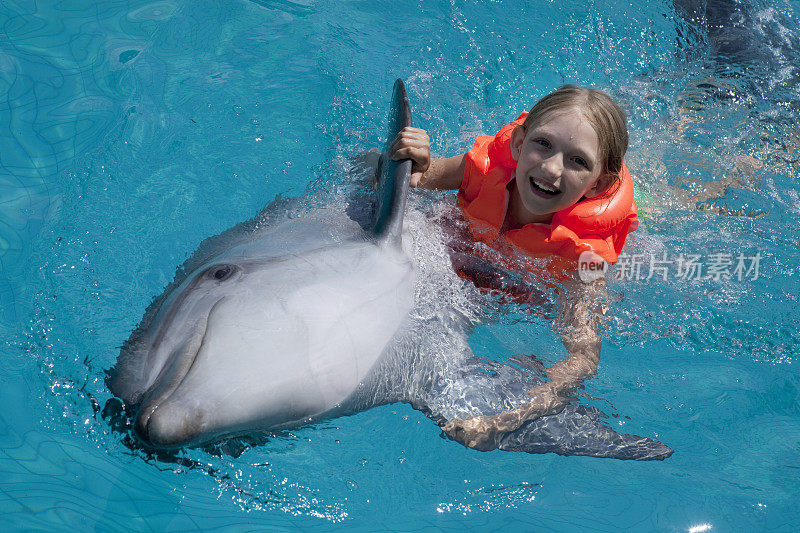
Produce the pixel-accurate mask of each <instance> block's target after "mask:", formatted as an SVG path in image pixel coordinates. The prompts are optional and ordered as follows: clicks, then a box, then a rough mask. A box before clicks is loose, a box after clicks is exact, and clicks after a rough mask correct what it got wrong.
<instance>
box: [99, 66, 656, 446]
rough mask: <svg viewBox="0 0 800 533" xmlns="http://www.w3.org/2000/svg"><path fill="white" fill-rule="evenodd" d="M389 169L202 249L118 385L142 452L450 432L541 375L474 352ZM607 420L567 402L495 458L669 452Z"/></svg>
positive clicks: (159, 304) (400, 172)
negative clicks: (356, 189)
mask: <svg viewBox="0 0 800 533" xmlns="http://www.w3.org/2000/svg"><path fill="white" fill-rule="evenodd" d="M389 122H390V124H389V126H390V127H389V136H388V138H389V142H387V148H388V146H389V144H390V143H391V140H392V139H393V138H394V137H395V135H396V133H397V131H399V130H400V129H402V128H403V127H405V126H410V125H411V112H410V109H409V104H408V97H407V95H406V92H405V87H404V85H403V82H402V81H401V80H397V82H395V87H394V93H393V98H392V109H391V112H390V121H389ZM378 166H379V169H378V171H377V172H376V174H377V187H376V192H375V193H374V195H372V196H371V200H370V202H369V203H367V204H364V206H361V207H359V208H353V206H348V207H347V208H342V206H337V205H328V206H325V207H317V208H304V209H300V210H295V212H291V213H290V214H287V213H288V212H289V211H290V210H288V211H287V210H286V209H280V208H279V207H280V206H281V205H284V207H285V204H282V202H281V201H279V202H277V203H276V204H275V205H273V206H271V207H268V208H267V209H266V211H265V213H264V214H263V215H262V216H259V217H256V218H255V219H253V220H251V221H248V222H245V223H243V224H240V225H238V226H235V227H234V228H231V229H229V230H227V231H225V232H223V233H222V234H220V235H218V236H215V237H211V238H209V239H207V240H205V241H204V242H203V243H201V245H200V247H199V248H198V250H197V251H196V252H195V253H194V254H193V256H192V257H190V258H189V259H188V260H187V261H186V263H184V265H183V266H182V267H181V268H179V269H178V273H177V274H176V277H175V280H174V281H173V282H172V283H170V284H169V285H168V286H167V288H166V290H165V291H164V293H163V294H162V295H161V296H159V297H158V298H156V299H155V300H154V301H153V302H152V303H151V304H150V306H149V307H148V308H147V310H146V311H145V314H144V318H143V319H142V321H141V323H140V324H139V326H138V327H137V328H136V329H135V330H134V331H133V333H132V334H131V335H130V338H129V339H128V340H127V341H126V342H125V343H124V344H123V346H122V349H121V350H120V354H119V357H118V359H117V362H116V364H115V366H114V367H113V368H112V369H110V370H109V371H108V376H107V383H108V385H109V388H110V390H111V391H112V392H113V394H114V395H116V396H117V397H119V398H120V399H121V400H122V401H123V402H124V403H125V405H126V408H127V409H128V410H129V411H130V412H132V413H135V415H134V422H133V426H134V431H135V433H136V435H137V436H138V438H139V440H140V441H141V442H142V443H143V444H144V445H145V446H147V447H150V448H154V449H167V450H169V449H175V448H181V447H186V446H202V445H207V444H212V443H214V442H219V441H222V440H225V439H228V438H231V437H237V436H248V435H254V434H264V433H268V432H274V431H279V430H282V429H287V428H292V427H297V426H301V425H305V424H308V423H313V422H315V421H317V420H321V419H326V418H331V417H336V416H342V415H346V414H349V413H354V412H358V411H361V410H365V409H369V408H370V407H373V406H376V405H381V404H387V403H393V402H399V401H401V402H408V403H410V404H411V405H412V406H413V407H415V408H417V409H419V410H421V411H423V412H424V413H426V414H427V415H428V416H429V417H430V418H432V419H433V420H435V421H437V422H439V423H444V422H445V421H447V420H451V419H453V418H456V417H458V418H467V417H469V416H475V415H478V414H491V413H496V412H499V411H502V410H504V409H509V408H513V407H514V406H517V405H519V404H521V403H522V402H524V401H525V399H526V395H527V391H528V390H529V389H530V388H531V387H532V386H535V385H537V384H538V383H541V382H542V381H543V380H544V374H543V371H542V370H543V367H542V366H541V364H540V363H538V361H537V360H535V359H533V358H530V359H527V358H526V359H520V364H516V365H509V364H501V363H494V362H491V361H486V360H483V359H480V358H478V357H475V356H474V355H473V354H472V353H471V351H470V349H469V345H468V343H467V339H468V333H469V331H470V329H469V328H470V321H469V320H467V319H466V318H467V317H468V316H469V312H468V311H467V310H465V309H467V308H468V305H466V306H462V307H460V308H459V306H458V305H451V304H452V303H453V301H455V300H453V299H454V298H455V299H456V300H457V298H458V297H457V296H454V294H456V293H455V292H453V291H452V290H450V291H448V290H445V289H443V286H444V285H445V284H439V283H434V282H432V280H431V279H430V276H428V274H426V273H425V272H421V271H420V269H421V268H423V267H421V266H420V262H419V261H417V260H415V257H416V256H415V252H414V245H415V239H414V236H413V234H412V233H411V232H410V231H409V229H408V228H407V227H404V224H403V221H404V211H405V204H406V196H407V192H408V184H409V178H410V171H411V162H410V161H408V160H407V161H401V162H394V161H389V160H388V158H387V157H386V153H385V151H384V153H383V155H382V157H381V162H380V164H379V165H378ZM348 213H349V215H348ZM359 213H360V215H358V214H359ZM434 255H435V254H434ZM441 257H442V259H443V260H444V261H447V255H446V254H443V255H441ZM433 263H436V261H434V262H433ZM438 264H440V265H441V264H442V263H441V262H439V263H438ZM425 268H427V267H425ZM448 269H449V272H450V274H451V275H452V277H453V278H455V279H458V278H457V277H456V276H455V274H454V273H453V272H452V267H450V265H449V262H448V264H447V268H445V269H444V270H445V271H447V270H448ZM423 270H424V268H423ZM437 291H438V292H437ZM604 416H605V415H603V413H601V412H600V411H598V410H597V409H595V408H592V407H587V406H581V405H568V406H567V407H566V408H565V409H564V410H563V411H562V412H560V413H558V414H555V415H549V416H546V417H542V418H540V419H537V420H534V421H530V422H528V423H526V424H524V425H523V426H522V427H520V428H519V429H517V430H516V431H514V432H511V433H509V434H507V435H505V436H504V437H503V439H502V440H501V442H500V445H499V448H500V449H505V450H521V451H527V452H532V453H545V452H555V453H559V454H564V455H593V456H598V457H614V458H619V459H638V460H644V459H663V458H665V457H668V456H669V455H670V454H671V453H672V450H671V449H670V448H669V447H667V446H665V445H664V444H662V443H660V442H657V441H655V440H652V439H649V438H643V437H638V436H635V435H620V434H619V433H617V432H615V431H613V430H612V429H611V428H610V427H609V426H607V425H605V424H604V423H603V422H602V418H603V417H604Z"/></svg>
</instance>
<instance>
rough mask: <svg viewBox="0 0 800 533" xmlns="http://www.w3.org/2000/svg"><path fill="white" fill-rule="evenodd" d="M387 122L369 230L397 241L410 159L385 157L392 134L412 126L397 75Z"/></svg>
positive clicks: (405, 99)
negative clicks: (371, 226)
mask: <svg viewBox="0 0 800 533" xmlns="http://www.w3.org/2000/svg"><path fill="white" fill-rule="evenodd" d="M388 123H389V133H388V137H387V140H386V145H385V146H384V148H383V154H382V155H381V163H380V166H379V168H378V183H377V188H376V194H377V206H376V207H377V209H376V210H375V224H374V226H373V228H372V231H373V233H374V234H375V237H376V238H378V239H383V240H385V241H386V242H393V243H396V244H397V245H399V244H400V238H401V235H402V232H403V212H404V211H405V207H406V196H407V195H408V186H409V181H410V179H411V160H410V159H404V160H402V161H391V160H390V159H389V157H388V152H389V148H390V147H391V145H392V141H394V138H395V137H396V136H397V134H398V133H399V132H400V131H401V130H402V129H403V128H405V127H408V126H411V108H410V106H409V104H408V95H407V94H406V86H405V84H404V83H403V80H401V79H399V78H398V79H397V81H395V82H394V92H393V94H392V107H391V109H390V110H389V119H388Z"/></svg>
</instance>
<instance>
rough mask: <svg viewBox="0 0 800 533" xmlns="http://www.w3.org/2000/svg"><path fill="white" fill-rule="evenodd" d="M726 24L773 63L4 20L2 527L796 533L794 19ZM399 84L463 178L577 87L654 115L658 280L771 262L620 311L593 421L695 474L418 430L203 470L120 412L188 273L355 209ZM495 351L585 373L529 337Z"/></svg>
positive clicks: (137, 13) (267, 31)
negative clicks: (365, 161) (285, 214)
mask: <svg viewBox="0 0 800 533" xmlns="http://www.w3.org/2000/svg"><path fill="white" fill-rule="evenodd" d="M712 5H713V6H718V7H719V6H722V7H725V5H726V2H716V3H713V4H712ZM727 5H728V7H729V8H730V7H731V6H733V7H734V8H735V9H736V10H738V12H739V15H737V19H736V20H737V22H736V27H737V28H740V27H744V28H747V31H746V32H739V33H737V34H736V35H739V36H741V35H745V36H748V37H750V38H749V39H744V38H737V39H734V40H733V43H732V44H731V43H730V42H725V41H724V39H723V40H721V39H720V38H719V34H718V32H715V31H714V28H711V30H709V28H708V27H702V26H698V25H697V24H696V23H692V22H690V21H688V20H687V19H688V18H689V17H681V16H680V15H679V14H678V11H676V8H675V6H674V5H673V3H672V2H666V1H665V2H652V3H648V4H647V5H644V6H643V5H642V4H640V3H639V2H632V1H631V2H611V1H608V2H604V1H589V2H586V1H581V2H573V1H565V2H557V3H556V2H550V1H544V0H541V1H535V2H528V1H517V0H515V1H505V0H498V1H491V2H489V1H487V2H475V1H454V0H452V1H432V2H427V1H426V2H419V1H400V2H397V1H395V2H385V1H361V2H359V1H354V2H335V1H317V2H315V1H313V0H308V1H294V2H293V1H289V0H272V1H268V0H260V1H250V2H245V1H238V0H230V1H225V2H206V1H198V2H188V1H178V0H175V1H171V0H166V1H162V2H146V1H141V2H140V1H97V2H89V1H86V2H81V1H78V0H69V1H66V2H24V1H10V2H3V3H2V5H0V28H1V29H0V95H2V96H3V98H0V268H2V275H1V276H0V305H1V307H0V317H1V318H0V320H1V322H0V339H2V342H1V343H0V350H1V351H0V357H1V358H2V359H1V360H2V365H3V370H2V385H1V386H0V406H2V407H0V524H2V525H3V529H25V530H29V529H46V530H63V529H66V528H67V527H76V528H80V530H86V529H91V528H94V529H97V530H101V531H105V530H129V529H132V530H156V531H161V530H169V531H183V530H194V529H203V530H248V529H276V530H285V529H291V528H297V527H299V528H302V529H307V530H312V531H313V530H323V529H329V528H330V527H331V526H332V525H333V524H339V523H341V524H343V525H347V526H350V527H355V528H360V529H368V530H397V529H403V530H411V529H414V530H421V529H426V528H442V529H453V530H456V529H459V530H460V529H462V528H464V527H468V528H474V529H487V530H508V529H511V528H514V529H523V530H535V531H549V530H556V531H585V530H594V531H616V530H620V529H621V530H637V531H703V530H707V529H709V528H710V529H711V530H712V531H794V530H796V529H798V528H800V518H799V517H798V513H797V508H798V504H800V497H798V495H797V494H798V491H799V490H800V370H798V361H799V359H798V358H799V357H800V334H798V325H800V309H799V308H798V275H799V274H800V273H799V272H798V261H799V260H800V252H798V248H799V247H800V246H799V245H800V243H798V240H800V239H799V237H798V236H799V233H798V220H799V219H800V196H798V195H799V194H800V185H799V183H800V163H799V161H800V155H799V154H800V141H798V139H800V134H798V130H797V129H796V127H795V123H796V117H797V111H798V107H799V106H798V103H800V73H798V70H797V66H796V65H797V64H798V60H800V45H799V44H798V43H800V24H799V23H798V21H797V13H798V11H797V8H798V6H797V4H796V2H790V3H785V2H778V3H774V4H773V3H767V2H754V3H748V4H736V3H727ZM720 9H721V8H720ZM730 35H734V34H733V33H731V34H730ZM397 77H402V78H404V79H405V80H406V83H407V86H408V90H409V95H410V99H411V104H412V111H413V112H414V120H415V123H416V125H418V126H420V127H424V128H426V129H427V130H428V131H429V133H430V134H431V137H432V138H433V143H434V144H433V149H434V151H435V152H436V154H438V155H451V154H455V153H458V152H459V151H462V152H463V151H465V150H467V149H468V148H469V147H470V145H471V141H472V140H473V139H474V137H475V135H477V134H479V133H491V132H494V131H496V130H497V128H498V127H499V126H501V125H503V124H505V123H506V122H508V121H509V120H510V119H513V118H515V117H516V116H517V114H518V113H519V112H520V111H521V110H524V109H525V108H526V107H528V106H530V105H531V104H532V103H533V102H534V101H535V100H536V99H537V98H539V97H541V96H542V95H543V94H545V93H546V92H548V91H550V90H552V89H553V88H555V87H557V86H558V85H560V84H562V83H565V82H573V83H580V84H587V85H593V86H597V87H600V88H603V89H605V90H607V91H608V92H609V93H610V94H612V96H614V97H615V98H616V99H618V101H619V102H620V103H621V104H622V106H623V107H624V108H625V109H626V110H627V111H628V112H629V127H630V132H631V148H630V151H629V154H628V156H627V161H628V165H629V167H630V169H631V171H632V173H633V174H634V176H635V181H636V184H637V189H638V194H639V195H640V196H641V198H642V202H641V205H640V208H641V210H642V212H643V217H642V218H643V224H642V226H641V227H640V229H639V230H637V232H635V233H634V234H633V235H632V237H631V238H630V241H629V243H628V245H627V246H628V248H627V250H626V251H627V252H628V253H629V254H631V257H632V258H633V257H643V258H646V260H647V261H649V258H650V257H656V258H661V259H665V260H668V261H677V258H678V257H679V256H681V254H683V256H684V258H685V257H688V256H690V255H698V256H700V261H701V262H703V263H704V264H705V265H708V264H710V263H711V262H712V257H711V256H712V254H715V253H730V254H732V257H733V258H734V259H735V258H736V257H737V256H738V255H739V254H742V255H744V256H746V257H753V256H755V255H756V254H759V257H760V263H759V274H758V276H757V277H754V276H753V275H752V273H751V275H749V276H743V279H741V280H739V279H736V277H735V276H734V277H732V278H730V279H728V278H725V277H723V278H721V279H718V280H717V279H713V278H711V279H707V278H704V279H694V277H692V276H683V277H681V276H679V275H678V273H677V271H676V268H677V265H676V264H675V263H671V264H670V265H669V269H668V272H667V276H666V279H663V278H662V277H661V276H660V275H655V276H653V277H651V278H650V279H631V277H629V276H621V277H620V279H613V280H612V281H611V283H610V286H611V290H612V293H613V294H614V296H615V300H616V302H615V303H614V304H613V306H612V311H611V313H610V315H611V318H610V320H609V323H608V324H607V328H606V336H605V338H604V345H603V352H602V362H601V366H600V373H599V375H598V377H597V378H595V379H594V380H592V381H591V382H589V383H587V385H586V392H587V394H589V395H590V396H592V397H594V398H595V399H594V400H592V399H583V400H582V401H584V402H586V403H593V404H594V405H597V406H598V407H600V408H602V409H603V410H604V411H606V412H608V413H610V414H612V415H614V416H611V417H610V418H609V420H608V423H609V424H611V425H612V426H613V427H615V429H617V430H619V431H622V432H626V433H636V434H639V435H644V436H649V437H653V438H657V439H659V440H661V441H663V442H665V443H666V444H668V445H669V446H671V447H672V448H674V449H675V454H674V455H673V456H672V457H670V458H669V459H667V460H665V461H663V462H645V463H635V462H623V461H616V460H602V459H593V458H586V457H561V456H557V455H553V454H547V455H528V454H522V453H510V452H499V451H495V452H490V453H480V452H476V451H473V450H468V449H465V448H463V447H461V446H460V445H458V444H455V443H453V442H451V441H448V440H445V439H442V438H440V431H439V430H438V428H437V426H436V425H435V424H434V423H433V422H432V421H430V420H428V419H427V418H425V417H424V416H423V415H422V414H421V413H419V412H417V411H415V410H413V409H411V408H410V407H409V406H407V405H403V404H397V405H389V406H384V407H379V408H375V409H372V410H369V411H366V412H363V413H360V414H358V415H355V416H352V417H346V418H340V419H335V420H330V421H328V422H325V423H320V424H316V425H314V426H311V427H307V428H303V429H301V430H298V431H296V432H293V433H291V434H288V435H283V436H280V437H277V438H274V439H272V440H270V441H269V442H268V443H266V444H263V445H261V446H255V447H252V448H250V449H248V450H246V451H245V452H244V453H242V454H241V455H239V456H238V457H234V456H231V455H213V454H211V453H208V452H206V451H201V450H186V451H184V452H182V454H181V457H182V460H181V461H177V462H176V461H174V460H173V461H170V460H167V459H166V458H154V457H150V456H147V455H146V454H144V453H143V452H141V451H131V450H130V449H129V448H128V447H126V446H125V445H124V442H123V436H122V435H121V434H120V433H118V432H115V431H113V430H112V429H111V427H110V425H109V421H108V420H106V419H104V418H103V416H101V414H100V413H98V409H102V407H103V405H104V404H105V402H106V400H107V399H109V398H110V393H109V392H108V391H107V390H106V388H105V385H104V382H103V378H104V372H105V369H107V368H108V367H110V366H111V365H112V364H113V363H114V361H115V358H116V355H117V353H118V349H119V346H120V345H121V343H122V342H123V341H124V340H125V339H126V338H127V336H128V335H129V333H130V331H131V330H132V329H133V328H134V327H135V326H136V324H137V323H138V321H139V319H140V318H141V315H142V312H143V310H144V308H145V307H146V306H147V304H148V303H149V302H150V301H151V299H152V298H153V297H155V296H156V295H158V294H160V292H161V290H162V289H163V287H164V286H165V285H166V284H167V283H168V282H169V281H170V280H171V278H172V276H173V274H174V268H175V267H176V266H177V265H179V264H181V263H182V262H183V260H184V259H185V258H186V257H187V255H188V254H191V253H192V251H193V250H194V249H195V248H196V246H197V245H198V244H199V242H200V241H201V240H202V239H203V238H205V237H207V236H209V235H213V234H216V233H219V232H220V231H222V230H224V229H226V228H228V227H230V226H232V225H234V224H236V223H238V222H240V221H242V220H245V219H247V218H249V217H251V216H253V215H254V214H256V213H257V212H258V211H259V209H261V208H262V207H263V206H264V205H265V204H266V203H268V202H269V201H271V200H272V199H273V198H274V197H275V196H276V195H278V194H281V195H286V196H299V195H302V194H304V192H305V191H306V188H307V186H309V184H312V188H313V189H315V190H320V189H326V188H331V189H335V188H336V187H337V186H338V185H339V184H340V182H341V174H342V171H343V168H344V166H345V160H346V158H347V157H349V156H351V155H354V154H357V153H359V152H360V151H361V150H364V149H367V148H372V147H376V146H378V145H379V143H380V140H381V137H382V135H383V129H382V128H383V122H384V118H385V113H386V111H387V109H386V108H387V105H388V99H389V94H390V90H391V84H392V82H393V81H394V79H395V78H397ZM431 201H432V200H425V199H422V200H420V201H418V202H416V204H417V205H418V204H420V203H422V204H424V203H425V202H428V203H430V202H431ZM444 201H448V200H444ZM450 201H451V200H450ZM748 213H749V216H748ZM643 264H644V266H643V267H642V268H644V269H645V276H643V277H646V274H647V273H648V270H649V263H647V264H645V263H643ZM616 272H617V274H620V271H619V270H617V271H616ZM612 274H613V272H612ZM470 344H471V346H472V348H473V350H474V351H475V352H476V354H478V355H482V356H485V357H491V358H507V357H510V356H511V355H514V354H537V355H540V356H542V357H543V358H545V359H550V360H554V359H557V358H558V357H560V355H559V354H561V352H560V351H558V350H559V343H558V341H557V339H556V337H555V335H554V334H553V333H552V332H550V330H549V324H548V322H547V321H545V320H540V319H535V318H533V319H532V318H530V317H528V316H526V315H525V314H524V313H523V314H520V313H517V312H516V311H514V310H511V311H509V312H508V314H503V313H502V312H500V313H496V314H495V315H494V316H493V319H492V320H487V321H486V323H484V324H482V325H480V326H479V327H478V328H477V329H476V331H475V333H474V334H473V336H472V337H471V339H470Z"/></svg>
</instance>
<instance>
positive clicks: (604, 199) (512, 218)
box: [391, 85, 638, 450]
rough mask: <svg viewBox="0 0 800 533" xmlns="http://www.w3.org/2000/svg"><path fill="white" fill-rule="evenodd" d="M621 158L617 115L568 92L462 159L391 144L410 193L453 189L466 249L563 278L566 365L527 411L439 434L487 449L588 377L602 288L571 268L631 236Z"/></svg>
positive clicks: (415, 141)
mask: <svg viewBox="0 0 800 533" xmlns="http://www.w3.org/2000/svg"><path fill="white" fill-rule="evenodd" d="M627 148H628V130H627V126H626V119H625V113H624V112H623V111H622V110H621V109H620V108H619V106H617V104H615V103H614V102H613V100H611V98H610V97H609V96H608V95H607V94H605V93H604V92H602V91H598V90H595V89H586V88H582V87H576V86H574V85H566V86H564V87H561V88H560V89H558V90H556V91H554V92H552V93H550V94H548V95H547V96H545V97H544V98H542V99H541V100H540V101H539V102H537V103H536V105H534V106H533V108H532V109H531V110H530V112H528V113H523V114H522V115H520V116H519V117H518V118H517V120H515V121H514V122H512V123H511V124H508V125H507V126H505V127H504V128H503V129H501V130H500V131H499V132H498V133H497V134H496V135H495V136H494V137H485V136H480V137H478V138H477V139H476V141H475V145H474V146H473V148H472V149H471V150H470V151H469V152H468V153H466V154H461V155H457V156H454V157H450V158H445V159H431V155H430V139H429V138H428V135H427V134H426V133H425V131H424V130H421V129H418V128H405V129H404V130H403V132H401V133H400V134H399V135H398V136H397V138H396V139H395V141H394V143H393V145H392V148H391V157H392V159H396V160H399V159H411V160H412V161H413V165H412V173H411V186H413V187H422V188H426V189H439V190H458V200H457V201H458V206H459V207H460V208H461V209H462V211H463V212H464V214H465V215H466V218H467V220H468V223H469V229H470V233H471V234H472V236H473V238H475V239H476V240H480V241H483V242H485V243H487V244H489V245H491V246H494V247H496V248H503V246H505V245H506V244H507V243H510V244H511V245H513V247H515V248H517V249H518V250H521V251H522V252H524V253H526V254H528V255H531V256H536V257H543V256H549V257H553V258H555V259H556V262H555V263H556V264H558V265H559V268H560V269H561V270H562V273H563V274H564V275H563V276H560V277H562V278H565V279H564V283H563V286H564V289H565V290H564V291H562V292H561V293H560V295H559V296H560V307H559V319H558V320H559V327H558V328H557V329H558V330H559V332H560V333H561V337H562V342H563V344H564V347H565V348H566V349H567V353H568V355H567V357H566V359H565V360H564V361H562V362H560V363H557V364H555V365H553V366H552V367H550V368H549V369H547V373H548V376H549V378H550V380H549V381H548V382H546V383H544V384H542V385H540V386H537V387H535V388H533V389H531V390H530V396H531V401H530V402H529V403H526V404H524V405H521V406H520V407H518V408H516V409H514V410H511V411H505V412H502V413H499V414H496V415H491V416H479V417H475V418H471V419H468V420H459V419H457V420H452V421H450V422H448V423H446V424H445V425H444V426H443V429H444V431H445V433H447V435H448V436H450V437H451V438H453V439H455V440H457V441H459V442H462V443H464V444H465V445H467V446H470V447H472V448H476V449H479V450H491V449H493V448H496V447H497V445H498V443H499V441H500V439H501V438H502V436H503V435H504V434H505V433H507V432H509V431H513V430H515V429H517V428H518V427H520V426H521V425H522V424H523V423H524V422H526V421H527V420H532V419H535V418H537V417H540V416H544V415H549V414H554V413H558V412H559V411H561V409H563V407H564V406H565V405H566V404H567V403H568V402H569V400H570V392H571V391H572V390H573V389H574V388H575V387H577V386H578V385H579V384H580V383H581V382H582V381H583V380H584V379H587V378H589V377H592V376H594V374H595V373H596V372H597V363H598V361H599V360H600V336H599V333H598V329H599V328H598V318H599V316H598V313H600V311H598V308H599V307H600V305H599V304H600V301H601V299H602V297H603V295H604V294H605V285H604V281H603V279H602V278H599V279H597V280H595V281H593V282H591V283H581V282H580V281H579V280H578V277H577V266H578V259H579V258H580V259H581V261H583V259H584V258H585V257H586V256H585V255H584V256H581V254H583V253H591V254H594V255H592V257H594V258H597V256H599V257H600V258H602V259H603V260H605V261H607V262H610V263H613V262H615V261H616V259H617V256H618V255H619V252H620V251H621V249H622V246H623V245H624V243H625V238H626V237H627V235H628V233H629V232H630V231H633V230H634V229H636V226H637V225H638V222H637V217H636V205H635V203H634V201H633V186H632V183H631V178H630V175H629V174H628V171H627V169H626V168H625V165H624V163H623V157H624V155H625V151H626V150H627Z"/></svg>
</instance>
